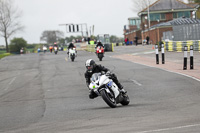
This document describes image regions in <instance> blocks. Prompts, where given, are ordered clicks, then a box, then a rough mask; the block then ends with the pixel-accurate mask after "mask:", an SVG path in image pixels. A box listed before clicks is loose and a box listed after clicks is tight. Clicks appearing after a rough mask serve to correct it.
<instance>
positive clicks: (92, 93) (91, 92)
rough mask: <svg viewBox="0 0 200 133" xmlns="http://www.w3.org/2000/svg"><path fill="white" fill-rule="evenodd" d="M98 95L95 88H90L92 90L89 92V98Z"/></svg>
mask: <svg viewBox="0 0 200 133" xmlns="http://www.w3.org/2000/svg"><path fill="white" fill-rule="evenodd" d="M96 97H98V95H97V94H96V93H95V92H94V91H93V90H90V92H89V98H90V99H94V98H96Z"/></svg>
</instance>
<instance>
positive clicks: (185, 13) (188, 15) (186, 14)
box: [173, 11, 191, 18]
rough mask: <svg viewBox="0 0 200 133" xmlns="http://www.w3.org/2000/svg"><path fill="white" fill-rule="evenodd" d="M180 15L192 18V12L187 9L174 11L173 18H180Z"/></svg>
mask: <svg viewBox="0 0 200 133" xmlns="http://www.w3.org/2000/svg"><path fill="white" fill-rule="evenodd" d="M180 17H186V18H190V17H191V15H190V12H189V11H188V12H187V11H185V12H174V13H173V18H180Z"/></svg>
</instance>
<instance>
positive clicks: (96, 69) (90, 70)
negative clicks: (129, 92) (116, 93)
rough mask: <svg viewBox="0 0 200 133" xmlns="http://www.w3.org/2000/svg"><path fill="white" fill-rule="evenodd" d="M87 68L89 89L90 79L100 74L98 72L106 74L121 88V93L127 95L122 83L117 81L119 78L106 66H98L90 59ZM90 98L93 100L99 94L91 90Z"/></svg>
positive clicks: (86, 75) (86, 76)
mask: <svg viewBox="0 0 200 133" xmlns="http://www.w3.org/2000/svg"><path fill="white" fill-rule="evenodd" d="M85 66H86V69H87V70H86V72H85V79H86V85H87V87H88V88H89V84H90V78H91V77H92V74H93V73H98V72H105V73H106V75H107V76H109V77H110V78H111V79H112V80H113V81H114V82H115V83H116V85H117V86H118V87H119V89H120V91H121V92H122V93H123V94H125V93H126V91H125V90H124V89H123V86H122V85H121V84H120V82H119V81H118V79H117V76H116V75H115V74H114V73H111V72H110V70H109V69H108V68H106V67H104V66H101V65H97V64H96V63H95V61H94V60H92V59H88V60H87V61H86V63H85ZM89 93H90V94H89V98H90V99H93V98H95V97H97V94H96V93H95V92H94V91H93V90H90V92H89Z"/></svg>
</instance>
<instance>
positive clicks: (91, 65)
mask: <svg viewBox="0 0 200 133" xmlns="http://www.w3.org/2000/svg"><path fill="white" fill-rule="evenodd" d="M95 65H96V63H95V61H94V60H93V59H88V60H87V61H86V62H85V67H86V69H87V71H88V72H90V73H91V72H92V71H93V70H94V67H95Z"/></svg>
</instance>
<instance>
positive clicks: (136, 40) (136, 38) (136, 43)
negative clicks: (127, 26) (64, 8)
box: [135, 36, 138, 46]
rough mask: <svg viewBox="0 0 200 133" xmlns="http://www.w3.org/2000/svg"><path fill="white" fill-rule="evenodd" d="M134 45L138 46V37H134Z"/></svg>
mask: <svg viewBox="0 0 200 133" xmlns="http://www.w3.org/2000/svg"><path fill="white" fill-rule="evenodd" d="M135 45H136V46H137V45H138V37H137V36H135Z"/></svg>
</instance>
